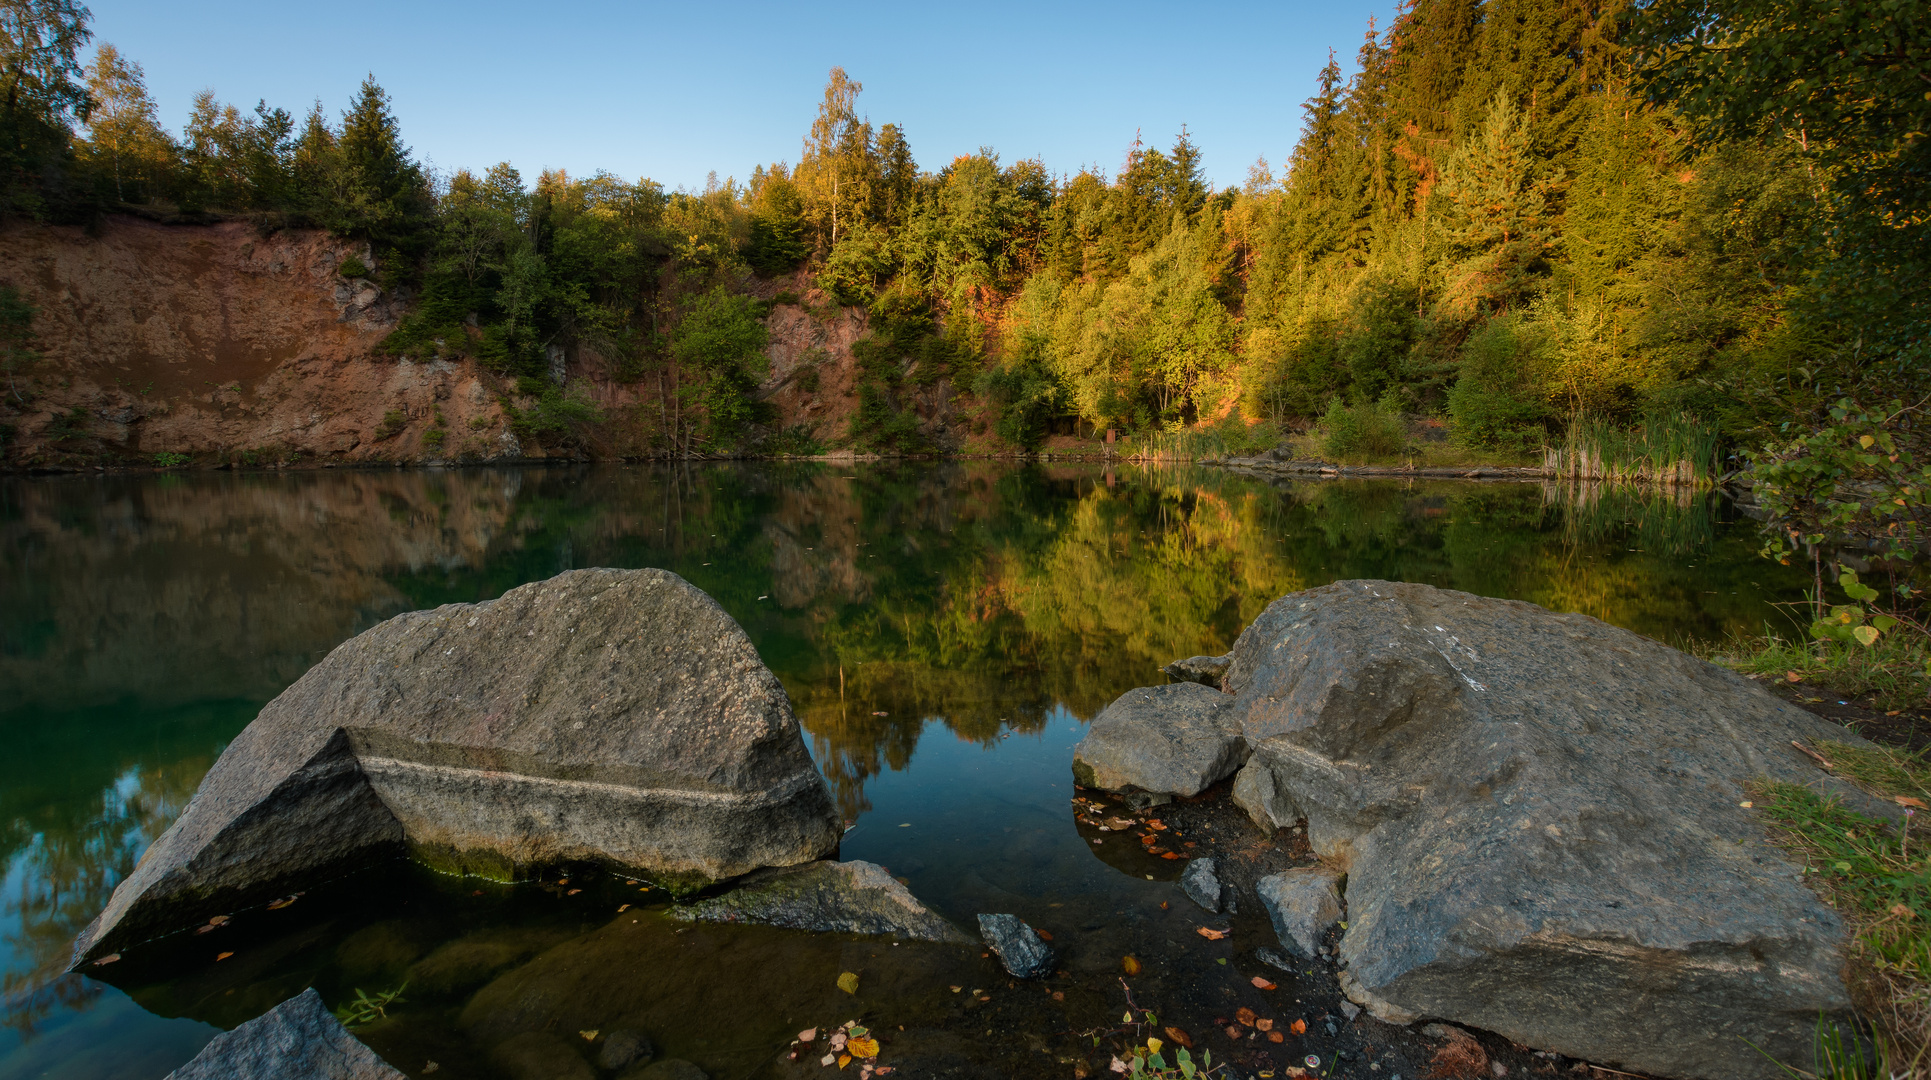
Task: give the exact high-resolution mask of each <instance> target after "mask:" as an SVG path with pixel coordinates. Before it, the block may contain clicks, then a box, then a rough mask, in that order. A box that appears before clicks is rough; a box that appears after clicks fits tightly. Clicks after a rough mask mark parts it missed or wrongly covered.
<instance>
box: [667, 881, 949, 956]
mask: <svg viewBox="0 0 1931 1080" xmlns="http://www.w3.org/2000/svg"><path fill="white" fill-rule="evenodd" d="M671 916H672V917H673V918H677V919H683V920H685V921H687V922H724V923H729V922H744V923H761V924H763V925H766V926H783V927H788V928H790V929H793V930H817V931H833V932H841V933H853V934H890V935H891V936H893V937H897V938H903V939H906V940H909V941H942V942H955V943H958V944H967V943H970V942H971V940H972V939H971V938H969V937H967V936H966V935H965V934H964V933H962V932H961V931H960V930H959V928H958V927H956V926H953V925H952V924H951V923H949V922H947V921H946V920H945V919H944V917H942V916H940V915H939V914H938V913H937V912H935V911H933V910H932V909H930V908H928V907H926V906H925V905H924V904H921V903H919V901H918V899H917V898H916V897H914V896H913V895H912V892H911V890H910V889H907V888H906V887H905V886H904V885H903V884H901V883H900V882H899V881H898V879H897V878H894V877H893V876H892V875H891V874H889V873H887V872H886V870H885V868H884V867H882V866H879V865H878V864H876V863H868V862H859V861H856V860H854V861H852V862H815V863H808V864H806V865H804V866H794V867H785V868H783V869H778V870H766V871H761V872H759V873H757V874H753V875H751V876H750V877H749V878H747V879H745V881H744V883H743V884H741V885H740V886H739V887H737V888H736V889H733V890H732V891H730V892H728V893H725V894H724V895H722V896H714V897H711V898H710V899H707V900H700V901H698V902H697V903H694V904H689V905H686V906H684V907H680V908H677V909H676V910H674V911H673V912H672V913H671Z"/></svg>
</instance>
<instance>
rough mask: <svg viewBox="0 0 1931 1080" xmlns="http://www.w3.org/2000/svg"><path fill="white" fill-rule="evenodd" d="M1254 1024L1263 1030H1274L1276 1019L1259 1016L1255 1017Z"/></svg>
mask: <svg viewBox="0 0 1931 1080" xmlns="http://www.w3.org/2000/svg"><path fill="white" fill-rule="evenodd" d="M1254 1026H1255V1027H1257V1028H1259V1029H1261V1030H1262V1031H1272V1030H1274V1021H1272V1020H1270V1019H1268V1018H1267V1017H1265V1016H1259V1017H1255V1018H1254Z"/></svg>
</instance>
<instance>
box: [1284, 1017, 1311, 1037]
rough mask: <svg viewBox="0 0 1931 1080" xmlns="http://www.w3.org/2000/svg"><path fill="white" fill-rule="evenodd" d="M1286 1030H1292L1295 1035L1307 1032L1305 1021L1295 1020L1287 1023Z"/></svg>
mask: <svg viewBox="0 0 1931 1080" xmlns="http://www.w3.org/2000/svg"><path fill="white" fill-rule="evenodd" d="M1287 1030H1289V1031H1291V1032H1293V1033H1294V1034H1296V1035H1305V1034H1307V1021H1306V1020H1296V1021H1294V1022H1293V1023H1291V1024H1289V1025H1287Z"/></svg>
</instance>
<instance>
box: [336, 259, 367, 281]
mask: <svg viewBox="0 0 1931 1080" xmlns="http://www.w3.org/2000/svg"><path fill="white" fill-rule="evenodd" d="M335 272H336V273H338V274H340V275H342V276H343V277H345V278H348V279H349V280H351V281H353V280H355V279H356V278H362V277H368V276H369V268H368V266H366V265H364V263H363V262H362V260H361V259H360V258H358V257H356V256H355V255H350V256H349V257H347V258H345V259H343V260H342V261H341V262H339V263H337V264H336V266H335Z"/></svg>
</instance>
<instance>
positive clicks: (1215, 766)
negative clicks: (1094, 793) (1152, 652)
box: [1073, 682, 1247, 795]
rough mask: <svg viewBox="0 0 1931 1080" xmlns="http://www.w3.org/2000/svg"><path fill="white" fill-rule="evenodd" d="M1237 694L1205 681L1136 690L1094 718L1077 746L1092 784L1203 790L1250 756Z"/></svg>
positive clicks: (1079, 773) (1076, 765)
mask: <svg viewBox="0 0 1931 1080" xmlns="http://www.w3.org/2000/svg"><path fill="white" fill-rule="evenodd" d="M1237 715H1238V714H1237V713H1236V712H1235V710H1234V699H1233V698H1231V697H1228V696H1227V695H1225V694H1222V693H1221V692H1220V691H1218V690H1213V689H1210V688H1208V687H1205V686H1202V685H1200V684H1199V683H1190V682H1183V683H1173V684H1171V685H1168V686H1148V687H1142V688H1140V689H1138V690H1129V691H1127V692H1126V693H1124V694H1121V695H1120V697H1119V700H1117V701H1115V702H1113V704H1111V705H1108V706H1107V707H1106V708H1105V709H1104V710H1103V711H1101V713H1100V714H1099V715H1098V716H1096V717H1094V718H1093V722H1092V723H1091V724H1090V725H1088V727H1087V729H1086V737H1085V738H1084V739H1081V740H1080V742H1079V745H1078V746H1077V747H1075V748H1074V749H1073V777H1074V779H1075V780H1077V781H1079V783H1081V784H1082V785H1084V786H1086V787H1093V788H1102V789H1105V790H1107V791H1121V790H1125V789H1128V788H1133V789H1138V790H1140V791H1146V792H1154V793H1159V794H1165V795H1198V794H1200V792H1201V791H1203V790H1205V789H1206V788H1208V787H1210V786H1212V785H1213V784H1216V783H1218V782H1220V781H1221V780H1224V779H1226V778H1227V777H1229V776H1232V775H1233V773H1234V770H1235V769H1238V768H1240V766H1241V763H1242V762H1244V761H1246V760H1247V744H1246V742H1245V741H1244V740H1243V739H1242V738H1241V732H1240V725H1239V721H1238V719H1237Z"/></svg>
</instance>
